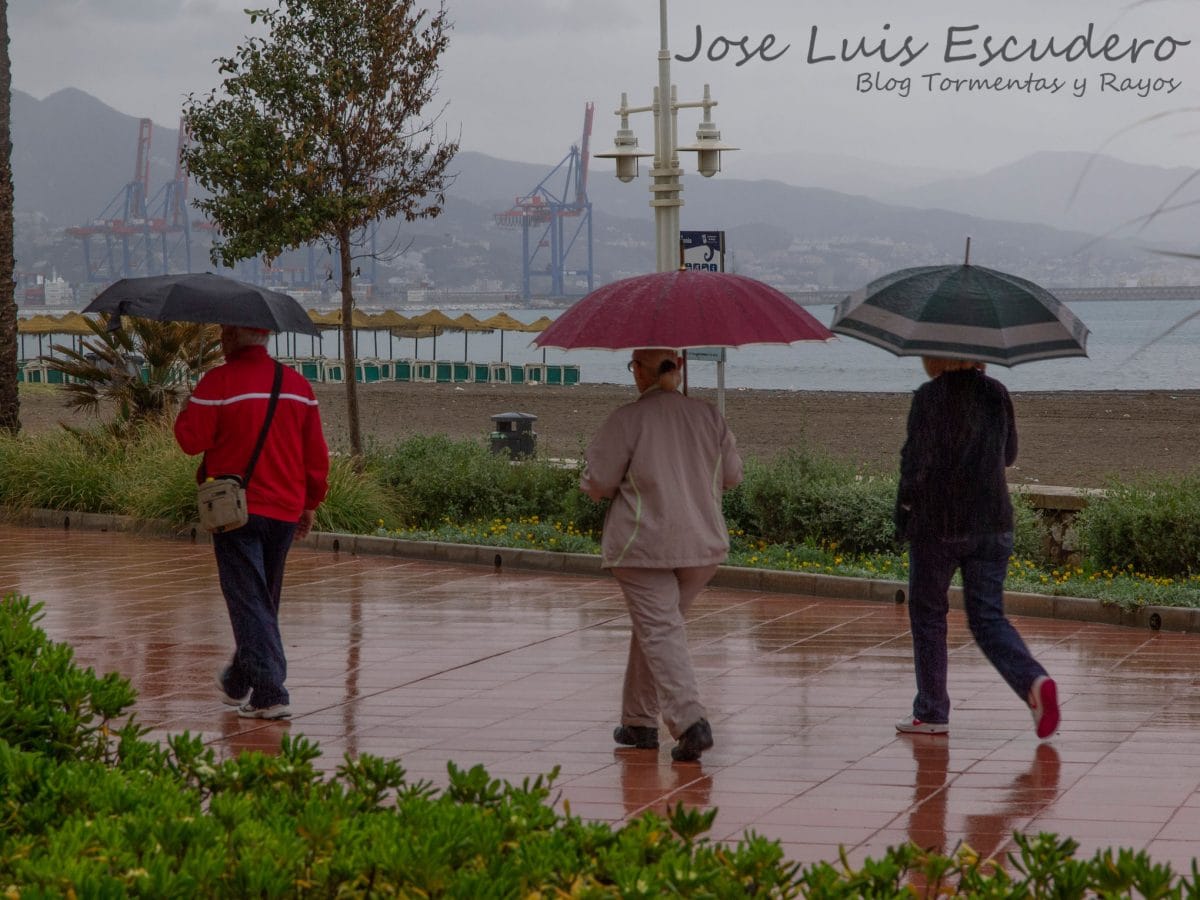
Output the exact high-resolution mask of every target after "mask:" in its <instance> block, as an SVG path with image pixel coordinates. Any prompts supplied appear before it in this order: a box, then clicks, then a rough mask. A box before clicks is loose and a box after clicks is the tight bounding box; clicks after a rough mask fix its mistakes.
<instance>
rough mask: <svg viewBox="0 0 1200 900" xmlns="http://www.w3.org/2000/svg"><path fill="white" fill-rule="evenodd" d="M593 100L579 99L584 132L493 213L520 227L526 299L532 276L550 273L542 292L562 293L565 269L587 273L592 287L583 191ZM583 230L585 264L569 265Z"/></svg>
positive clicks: (507, 225) (588, 214) (589, 221)
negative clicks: (548, 167) (526, 187)
mask: <svg viewBox="0 0 1200 900" xmlns="http://www.w3.org/2000/svg"><path fill="white" fill-rule="evenodd" d="M594 106H595V105H594V104H592V103H587V104H585V105H584V113H583V138H582V140H581V141H580V142H579V144H577V145H575V146H572V147H571V149H570V150H569V151H568V152H567V155H566V156H564V157H563V159H562V161H561V162H559V164H558V165H556V166H555V167H554V168H553V169H551V170H550V172H549V174H547V175H546V177H545V178H543V179H542V180H541V181H539V182H538V183H537V186H536V187H534V189H533V190H531V191H530V192H529V193H527V194H525V195H524V196H521V197H517V198H516V201H515V202H514V204H513V206H512V207H511V208H510V209H508V210H505V211H504V212H502V213H497V214H496V217H495V219H496V224H498V225H500V226H502V227H504V228H520V229H521V254H522V267H521V279H522V283H521V296H522V297H523V298H524V299H525V300H529V299H531V298H532V297H533V296H534V289H533V288H534V285H533V279H534V277H535V276H536V277H540V278H544V277H549V279H550V284H549V290H548V291H547V292H546V293H545V294H543V295H542V296H549V297H564V296H566V276H567V275H568V274H570V275H577V276H578V275H583V276H586V277H587V290H588V291H591V290H592V286H593V266H592V204H591V201H590V200H588V195H587V171H588V159H589V152H588V143H589V141H590V140H591V136H592V114H593V111H594ZM560 175H561V177H562V180H561V182H559V183H561V184H562V189H561V190H560V192H559V193H557V194H556V193H555V192H554V191H553V190H551V188H550V184H551V183H552V182H554V180H555V178H556V176H560ZM568 221H573V222H574V228H572V229H568V228H567V222H568ZM584 233H586V240H587V247H586V251H587V267H586V268H584V269H578V268H577V269H573V270H568V269H567V258H568V256H569V255H570V254H571V251H572V250H573V249H574V247H575V243H576V241H577V240H578V239H579V237H580V235H581V234H584ZM543 250H546V251H548V253H547V256H548V259H547V258H546V257H544V256H543V255H542V251H543ZM543 259H545V262H542V260H543Z"/></svg>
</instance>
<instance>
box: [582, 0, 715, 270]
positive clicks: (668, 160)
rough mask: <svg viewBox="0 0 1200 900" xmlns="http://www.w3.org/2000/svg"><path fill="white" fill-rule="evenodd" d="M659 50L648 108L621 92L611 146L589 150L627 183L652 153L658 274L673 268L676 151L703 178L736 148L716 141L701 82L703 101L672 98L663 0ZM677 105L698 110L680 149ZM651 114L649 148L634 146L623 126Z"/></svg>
mask: <svg viewBox="0 0 1200 900" xmlns="http://www.w3.org/2000/svg"><path fill="white" fill-rule="evenodd" d="M658 22H659V28H658V30H659V49H658V86H657V87H655V89H654V99H653V102H652V103H651V104H650V105H649V106H630V105H629V102H628V99H627V95H626V94H624V93H622V94H621V108H620V109H618V110H616V114H617V115H618V116H620V117H621V127H620V128H619V129H618V130H617V137H616V141H615V146H614V147H613V149H612V150H610V151H609V152H607V153H597V154H595V156H596V158H597V159H614V160H616V163H617V178H619V179H620V180H621V181H625V182H628V181H632V180H633V179H634V178H636V177H637V174H638V160H639V159H640V158H642V157H649V156H653V157H654V164H653V168H651V169H650V176H651V178H652V179H653V183H652V184H651V185H650V197H651V199H650V206H651V208H652V209H653V210H654V223H655V248H656V251H657V257H658V260H657V262H658V267H657V271H659V272H671V271H674V270H675V269H677V268H679V207H681V206H683V199H682V198H681V197H680V194H681V193H682V191H683V187H682V185H681V184H680V183H679V176H680V175H682V174H683V170H682V169H681V168H679V152H680V151H681V150H682V151H689V152H695V153H696V157H697V160H696V161H697V167H698V169H699V172H700V174H701V175H703V176H704V177H706V178H709V177H711V176H713V175H715V174H716V173H717V172H719V171H720V170H721V153H722V151H726V150H736V149H737V147H731V146H729V145H728V144H724V143H722V142H721V132H720V131H718V130H717V127H716V125H714V124H713V121H712V113H711V110H712V107H714V106H716V105H717V101H716V100H713V99H712V96H711V94H710V93H709V87H708V85H707V84H706V85H705V86H704V99H703V100H699V101H693V102H680V101H679V100H678V99H677V98H676V94H675V86H674V85H673V84H671V51H670V50H668V49H667V0H659V2H658ZM681 109H703V110H704V120H703V121H702V122H701V123H700V127H699V128H698V129H697V130H696V143H694V144H690V145H688V146H685V147H681V146H679V144H678V141H677V140H676V133H677V127H678V112H679V110H681ZM643 112H649V113H653V114H654V152H653V153H643V152H640V151H639V150H638V146H637V138H636V137H635V136H634V134H633V131H632V130H630V128H629V116H630V115H631V114H633V113H643Z"/></svg>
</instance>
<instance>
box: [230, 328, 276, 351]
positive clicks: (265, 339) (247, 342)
mask: <svg viewBox="0 0 1200 900" xmlns="http://www.w3.org/2000/svg"><path fill="white" fill-rule="evenodd" d="M234 331H235V333H236V334H237V345H238V346H239V347H265V346H267V344H268V343H269V342H270V340H271V332H269V331H263V330H262V329H261V328H243V327H242V326H240V325H236V326H234Z"/></svg>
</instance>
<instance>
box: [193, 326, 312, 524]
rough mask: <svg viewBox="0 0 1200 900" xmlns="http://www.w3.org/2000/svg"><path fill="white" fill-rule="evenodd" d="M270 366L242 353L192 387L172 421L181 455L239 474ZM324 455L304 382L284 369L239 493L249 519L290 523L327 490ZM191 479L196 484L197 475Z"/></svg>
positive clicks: (256, 351)
mask: <svg viewBox="0 0 1200 900" xmlns="http://www.w3.org/2000/svg"><path fill="white" fill-rule="evenodd" d="M274 378H275V361H274V360H273V359H271V357H270V356H269V355H268V354H267V349H266V348H265V347H244V348H242V349H241V350H239V351H238V352H236V353H234V354H233V355H232V356H230V357H229V358H228V359H227V360H226V361H225V364H224V365H223V366H218V367H217V368H215V369H213V370H211V371H210V372H208V373H207V374H205V376H204V377H203V378H201V379H200V383H199V384H197V385H196V389H195V390H194V391H193V392H192V396H191V399H190V400H189V401H188V403H187V405H185V406H184V408H183V410H182V411H181V412H180V413H179V416H178V418H176V419H175V440H176V441H178V442H179V446H180V448H182V450H183V452H184V453H187V454H188V455H189V456H194V455H195V454H197V453H205V454H206V457H205V465H204V468H205V472H206V474H207V475H208V476H210V477H215V476H218V475H239V476H240V475H245V473H246V464H247V463H248V462H249V461H250V454H251V453H253V452H254V445H255V443H256V442H257V441H258V434H259V432H260V431H261V430H262V423H263V419H264V418H265V416H266V414H267V402H268V401H269V399H270V397H271V384H272V382H273V380H274ZM328 477H329V449H328V448H327V447H326V445H325V435H324V434H323V433H322V432H321V414H320V412H319V411H318V409H317V399H316V397H315V396H314V395H313V392H312V388H311V387H310V386H309V383H308V381H306V380H305V379H304V377H303V376H302V375H300V374H299V373H298V372H296V371H294V370H292V369H289V368H287V367H286V366H285V367H284V370H283V386H282V388H281V389H280V392H279V402H278V403H277V404H276V406H275V416H274V418H272V420H271V427H270V428H269V429H268V430H267V440H266V443H264V444H263V449H262V453H260V454H259V457H258V463H257V464H256V465H255V467H254V472H253V474H252V475H251V477H250V487H249V488H248V490H247V491H246V505H247V507H248V508H249V511H250V512H251V513H253V514H255V515H259V516H266V517H267V518H270V519H280V520H282V521H285V522H295V521H297V520H298V519H299V518H300V514H301V513H302V512H303V511H304V510H306V509H316V508H317V505H318V504H319V503H320V502H321V501H322V500H323V499H325V492H326V491H327V490H328V489H329V481H328ZM196 480H197V481H199V480H200V475H199V472H197V473H196Z"/></svg>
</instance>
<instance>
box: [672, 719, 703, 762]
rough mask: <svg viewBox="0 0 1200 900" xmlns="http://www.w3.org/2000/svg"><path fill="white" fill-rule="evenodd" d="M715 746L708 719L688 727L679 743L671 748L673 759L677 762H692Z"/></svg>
mask: <svg viewBox="0 0 1200 900" xmlns="http://www.w3.org/2000/svg"><path fill="white" fill-rule="evenodd" d="M712 745H713V736H712V728H711V727H710V726H709V724H708V719H699V720H698V721H695V722H693V723H692V724H691V725H689V726H688V730H687V731H685V732H684V733H683V734H681V735H680V736H679V743H678V744H676V745H675V746H674V747H672V748H671V759H673V760H675V762H692V761H693V760H697V759H699V758H700V754H701V753H703V752H704V751H705V750H707V749H708V748H709V747H711V746H712Z"/></svg>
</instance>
